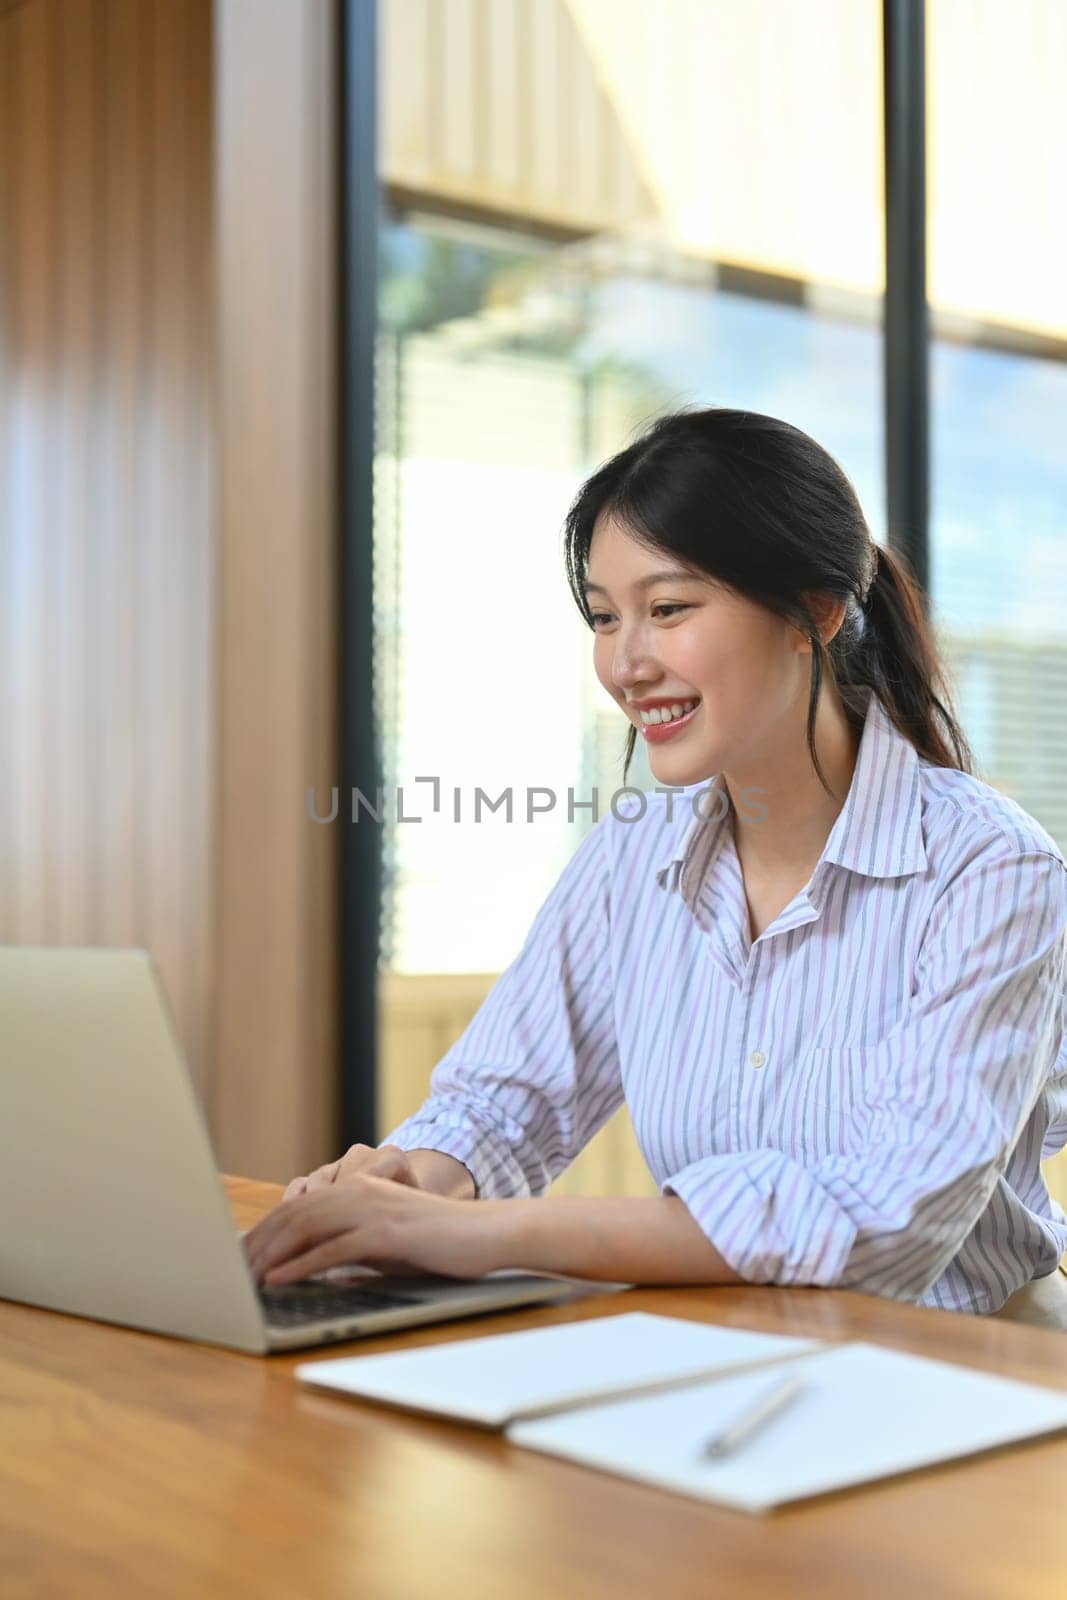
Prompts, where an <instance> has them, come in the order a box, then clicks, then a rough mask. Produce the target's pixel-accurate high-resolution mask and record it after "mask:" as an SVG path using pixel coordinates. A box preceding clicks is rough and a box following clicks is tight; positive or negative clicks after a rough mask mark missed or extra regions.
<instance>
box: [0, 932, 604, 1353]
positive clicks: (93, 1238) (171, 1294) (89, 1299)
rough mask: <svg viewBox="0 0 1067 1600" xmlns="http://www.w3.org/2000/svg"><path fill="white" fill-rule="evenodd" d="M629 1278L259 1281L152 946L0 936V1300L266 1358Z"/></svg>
mask: <svg viewBox="0 0 1067 1600" xmlns="http://www.w3.org/2000/svg"><path fill="white" fill-rule="evenodd" d="M470 1204H471V1205H477V1204H478V1202H477V1201H476V1200H472V1201H470ZM628 1287H630V1285H628V1284H604V1283H600V1282H595V1283H594V1282H589V1281H585V1280H581V1279H575V1278H564V1277H559V1276H556V1275H552V1274H548V1273H536V1272H521V1271H514V1272H513V1271H509V1270H504V1271H500V1272H494V1273H490V1274H488V1275H487V1276H485V1277H482V1278H470V1279H468V1278H464V1279H458V1278H452V1277H445V1276H439V1275H435V1274H420V1275H418V1276H416V1277H410V1278H408V1277H399V1276H392V1275H389V1274H383V1273H379V1272H376V1271H374V1270H373V1269H371V1268H364V1267H359V1266H356V1267H353V1268H351V1269H346V1270H345V1272H344V1273H343V1274H340V1275H339V1274H336V1273H335V1274H326V1275H323V1276H321V1277H319V1278H314V1279H306V1280H305V1281H304V1282H303V1283H298V1284H291V1285H286V1286H285V1287H281V1288H273V1289H270V1288H265V1287H261V1286H259V1285H257V1284H256V1282H255V1280H254V1278H253V1276H252V1273H251V1272H250V1271H249V1268H248V1265H247V1262H246V1259H245V1254H244V1249H243V1246H242V1244H241V1235H240V1234H239V1233H238V1231H237V1230H236V1228H235V1226H234V1221H233V1215H232V1213H231V1211H230V1207H229V1204H228V1202H227V1199H226V1194H225V1190H224V1188H223V1185H222V1181H221V1179H220V1177H219V1174H218V1170H217V1168H216V1164H215V1158H214V1155H213V1153H212V1149H211V1143H210V1140H209V1138H208V1133H207V1128H206V1126H205V1123H204V1119H203V1117H202V1114H201V1111H200V1107H199V1104H198V1101H197V1097H196V1094H195V1091H194V1088H193V1084H192V1079H191V1077H190V1074H189V1071H188V1068H187V1066H186V1063H185V1060H184V1057H183V1054H182V1049H181V1046H180V1044H179V1041H178V1036H177V1032H176V1029H175V1026H174V1021H173V1017H172V1014H171V1011H170V1007H169V1005H168V1003H167V1000H166V997H165V995H164V992H163V987H162V984H161V982H160V979H159V974H158V971H157V969H156V966H155V963H154V962H153V960H152V958H151V956H150V955H149V953H148V952H147V951H145V950H109V949H67V948H64V949H54V948H41V947H36V948H24V947H15V946H10V945H3V946H0V1299H7V1300H18V1301H22V1302H25V1303H26V1304H29V1305H34V1306H43V1307H46V1308H48V1309H50V1310H53V1311H64V1312H68V1313H72V1314H74V1315H75V1316H80V1317H92V1318H96V1319H98V1320H99V1321H103V1322H115V1323H120V1324H122V1325H124V1326H126V1327H131V1328H143V1329H146V1330H149V1331H151V1332H154V1333H165V1334H171V1335H174V1336H175V1337H177V1338H182V1339H195V1340H199V1341H201V1342H204V1343H208V1344H217V1345H225V1346H227V1347H229V1348H231V1349H234V1350H245V1351H250V1352H254V1353H266V1352H269V1351H277V1350H292V1349H300V1348H304V1347H306V1346H310V1345H319V1344H327V1343H333V1342H334V1341H336V1340H340V1339H357V1338H363V1337H371V1336H376V1335H378V1334H382V1333H387V1332H390V1331H391V1330H392V1329H394V1328H412V1327H416V1326H418V1325H419V1324H421V1323H428V1322H443V1321H447V1320H450V1319H452V1318H455V1317H469V1316H475V1315H478V1314H480V1313H482V1312H488V1311H500V1310H504V1309H507V1308H509V1307H512V1306H526V1305H541V1304H548V1303H550V1302H553V1301H558V1300H564V1299H571V1298H573V1296H574V1294H575V1291H576V1290H580V1291H583V1292H585V1293H597V1292H612V1291H614V1290H618V1289H622V1288H628Z"/></svg>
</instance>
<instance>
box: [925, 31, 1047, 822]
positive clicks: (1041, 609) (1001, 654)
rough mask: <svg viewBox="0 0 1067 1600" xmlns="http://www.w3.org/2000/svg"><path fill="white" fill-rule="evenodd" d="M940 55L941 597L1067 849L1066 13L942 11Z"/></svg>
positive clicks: (985, 756)
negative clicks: (1066, 739)
mask: <svg viewBox="0 0 1067 1600" xmlns="http://www.w3.org/2000/svg"><path fill="white" fill-rule="evenodd" d="M928 43H929V61H928V79H929V100H930V173H931V193H930V198H931V207H930V215H931V228H930V233H931V239H930V245H931V262H930V282H931V300H932V304H933V307H934V313H935V317H934V325H935V329H936V330H939V331H940V334H941V335H942V336H941V337H940V338H939V339H938V340H937V342H936V343H935V347H934V353H933V364H932V380H933V381H932V390H931V394H932V405H931V413H932V463H933V470H932V519H931V588H932V592H933V597H934V600H935V602H936V614H937V618H938V624H939V630H940V633H941V638H942V642H943V646H944V649H945V653H946V656H947V658H948V660H949V662H950V665H951V666H952V668H953V670H954V672H955V673H956V676H957V684H958V698H959V705H960V711H961V715H962V718H963V722H964V725H965V727H966V729H967V732H968V736H969V737H970V739H971V742H972V745H973V746H974V750H975V755H976V757H977V759H978V761H979V763H980V769H981V771H980V775H981V776H982V777H984V778H985V780H986V781H987V782H988V783H991V784H993V785H995V787H997V788H998V789H1001V790H1002V791H1003V792H1005V793H1006V794H1009V795H1011V796H1012V797H1014V798H1015V799H1017V800H1018V801H1019V803H1020V804H1021V805H1022V806H1023V807H1025V809H1026V810H1027V811H1029V812H1030V813H1031V814H1032V815H1033V816H1035V817H1036V818H1037V819H1038V821H1039V822H1041V823H1042V824H1043V825H1044V826H1045V827H1046V828H1047V829H1048V831H1049V833H1050V834H1051V835H1052V836H1053V838H1054V839H1055V840H1056V841H1057V843H1058V844H1059V845H1060V847H1061V848H1064V847H1065V846H1067V749H1065V747H1064V745H1063V741H1062V739H1060V738H1059V737H1058V732H1057V731H1058V730H1059V729H1060V728H1062V726H1063V723H1064V718H1065V716H1067V619H1065V615H1064V596H1067V458H1065V455H1064V449H1063V439H1064V429H1065V425H1067V359H1065V358H1067V344H1065V343H1064V335H1065V334H1067V293H1065V291H1064V278H1063V262H1064V259H1065V255H1067V232H1065V227H1067V224H1065V220H1064V209H1063V207H1062V205H1060V204H1059V201H1058V198H1054V197H1055V196H1057V194H1058V188H1059V186H1060V185H1061V184H1062V175H1063V171H1064V169H1065V165H1067V115H1065V113H1064V106H1065V104H1067V8H1065V7H1063V6H1062V5H1061V4H1059V0H1026V3H1024V4H1021V5H1019V6H1011V7H1003V6H1000V5H997V4H991V3H987V0H978V3H976V4H970V3H968V4H957V3H954V0H932V3H931V4H930V5H929V6H928ZM994 218H995V225H993V224H992V223H991V219H994Z"/></svg>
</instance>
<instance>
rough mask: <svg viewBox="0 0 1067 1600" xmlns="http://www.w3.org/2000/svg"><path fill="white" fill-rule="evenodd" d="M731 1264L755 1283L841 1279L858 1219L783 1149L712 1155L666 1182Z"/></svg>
mask: <svg viewBox="0 0 1067 1600" xmlns="http://www.w3.org/2000/svg"><path fill="white" fill-rule="evenodd" d="M660 1193H661V1194H664V1195H670V1194H674V1195H677V1196H678V1198H679V1199H680V1200H681V1201H682V1202H683V1203H684V1204H685V1206H686V1207H687V1209H688V1210H689V1212H690V1213H691V1214H692V1216H693V1219H694V1221H695V1222H696V1223H697V1224H698V1225H699V1227H700V1228H701V1229H702V1230H703V1232H704V1233H705V1234H706V1235H707V1237H708V1239H709V1240H710V1242H711V1244H712V1245H714V1247H715V1249H716V1250H717V1251H718V1252H719V1254H720V1255H721V1256H722V1258H723V1260H724V1261H725V1262H726V1263H727V1265H728V1266H730V1267H732V1268H733V1270H734V1271H735V1272H736V1273H738V1274H739V1276H740V1277H742V1278H744V1279H746V1280H747V1281H748V1282H749V1283H778V1284H798V1285H799V1284H809V1285H816V1286H821V1287H829V1286H830V1285H832V1284H836V1283H838V1282H839V1281H840V1278H841V1275H842V1273H843V1272H844V1270H845V1264H846V1262H847V1260H848V1257H849V1253H850V1251H851V1249H852V1246H853V1244H854V1242H855V1239H856V1232H857V1229H856V1224H855V1223H854V1222H853V1221H852V1220H851V1218H849V1217H848V1216H847V1215H846V1213H845V1212H844V1211H842V1209H841V1207H840V1206H838V1205H837V1204H835V1202H834V1201H833V1200H832V1199H831V1198H830V1196H829V1195H828V1194H827V1193H826V1192H825V1190H823V1189H820V1188H819V1186H818V1184H816V1183H815V1182H814V1181H813V1179H812V1177H811V1175H810V1173H808V1172H806V1171H805V1169H804V1168H803V1167H801V1166H800V1165H799V1164H798V1163H797V1162H795V1161H792V1160H790V1159H789V1157H788V1156H784V1155H782V1153H781V1151H778V1150H759V1151H742V1152H739V1153H737V1154H735V1155H723V1156H710V1157H707V1158H705V1159H704V1160H702V1161H694V1162H692V1163H691V1164H690V1165H689V1166H688V1167H683V1168H682V1170H681V1171H680V1172H677V1173H675V1174H674V1176H673V1177H670V1178H666V1179H665V1180H664V1181H663V1183H661V1184H660Z"/></svg>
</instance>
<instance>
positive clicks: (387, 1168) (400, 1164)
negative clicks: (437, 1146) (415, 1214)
mask: <svg viewBox="0 0 1067 1600" xmlns="http://www.w3.org/2000/svg"><path fill="white" fill-rule="evenodd" d="M357 1172H365V1173H370V1174H372V1175H373V1176H374V1177H376V1178H390V1179H391V1180H392V1181H393V1183H406V1184H409V1185H410V1186H411V1188H413V1189H420V1188H422V1187H424V1186H423V1185H422V1184H420V1183H419V1180H418V1177H417V1176H416V1173H415V1169H414V1167H413V1166H412V1164H411V1162H410V1160H409V1159H408V1152H407V1151H406V1150H401V1148H400V1146H399V1145H396V1144H383V1145H379V1146H377V1147H375V1146H374V1145H370V1144H354V1145H352V1146H351V1147H350V1148H349V1149H348V1150H346V1151H345V1153H344V1155H343V1156H339V1157H338V1159H337V1160H336V1161H328V1162H327V1163H326V1165H325V1166H324V1167H316V1168H315V1171H314V1172H309V1173H308V1175H307V1177H306V1178H294V1179H293V1181H292V1182H291V1183H290V1184H288V1185H287V1186H286V1190H285V1193H284V1195H283V1196H282V1200H283V1201H285V1200H292V1199H294V1198H295V1196H296V1195H298V1194H312V1193H314V1191H315V1190H316V1189H326V1188H329V1186H330V1184H332V1183H339V1182H343V1181H344V1180H345V1179H346V1178H351V1177H354V1176H355V1174H356V1173H357Z"/></svg>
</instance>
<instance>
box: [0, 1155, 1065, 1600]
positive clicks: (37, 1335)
mask: <svg viewBox="0 0 1067 1600" xmlns="http://www.w3.org/2000/svg"><path fill="white" fill-rule="evenodd" d="M227 1182H228V1185H229V1189H230V1194H231V1198H232V1201H233V1205H234V1211H235V1215H236V1217H237V1220H238V1222H239V1224H240V1225H241V1226H248V1225H249V1224H250V1223H251V1222H253V1221H254V1220H255V1219H256V1218H257V1217H258V1216H259V1215H261V1214H262V1212H263V1211H264V1210H265V1209H266V1208H267V1207H268V1206H269V1205H270V1204H272V1203H273V1202H274V1201H275V1199H276V1198H277V1197H278V1195H279V1193H280V1191H279V1190H278V1189H277V1188H275V1187H274V1186H273V1185H269V1184H258V1183H251V1182H248V1181H244V1180H237V1179H231V1180H227ZM621 1310H627V1311H630V1310H646V1311H656V1312H660V1313H663V1314H665V1315H668V1316H685V1317H693V1318H695V1319H698V1320H701V1321H707V1322H714V1323H721V1324H725V1325H733V1326H739V1327H746V1328H757V1329H764V1330H767V1331H773V1332H782V1333H793V1334H812V1335H817V1336H826V1337H832V1338H840V1337H845V1336H856V1337H860V1338H864V1339H871V1340H874V1341H876V1342H878V1343H883V1344H887V1345H892V1346H894V1347H896V1348H898V1349H902V1350H912V1351H916V1352H917V1353H919V1354H928V1355H932V1356H941V1357H945V1358H947V1359H950V1360H955V1361H960V1362H963V1363H965V1364H967V1365H970V1366H975V1367H981V1368H984V1369H987V1370H989V1371H993V1372H1001V1373H1009V1374H1013V1375H1015V1376H1018V1377H1020V1378H1028V1379H1033V1380H1035V1381H1038V1382H1045V1383H1050V1384H1055V1385H1057V1386H1058V1387H1063V1388H1067V1340H1065V1339H1064V1337H1063V1335H1062V1334H1057V1333H1052V1332H1045V1331H1043V1330H1039V1329H1036V1328H1029V1327H1025V1326H1022V1325H1019V1324H1013V1323H1007V1322H1000V1321H995V1320H983V1319H973V1318H970V1317H967V1316H963V1315H956V1314H953V1313H949V1312H940V1311H925V1310H919V1309H917V1308H915V1307H912V1306H901V1305H896V1304H893V1303H891V1302H887V1301H882V1300H878V1299H876V1298H872V1297H869V1296H865V1295H856V1294H846V1293H838V1292H837V1291H831V1290H819V1289H802V1290H792V1289H773V1288H759V1287H755V1286H752V1287H744V1288H737V1287H730V1288H716V1289H642V1290H633V1291H630V1292H629V1293H626V1294H620V1295H615V1296H612V1297H611V1298H610V1299H607V1300H604V1299H600V1298H595V1299H591V1300H589V1301H586V1302H578V1303H575V1304H573V1305H568V1306H563V1307H553V1308H546V1309H534V1310H530V1311H512V1312H507V1313H503V1314H497V1313H493V1314H490V1315H485V1316H482V1317H477V1318H472V1319H464V1320H461V1321H458V1322H452V1323H444V1324H441V1325H439V1326H437V1327H429V1328H420V1329H415V1330H413V1331H412V1332H410V1333H403V1334H396V1333H394V1334H390V1335H388V1336H387V1337H384V1338H381V1339H377V1340H373V1341H371V1340H361V1341H359V1342H358V1343H356V1344H353V1345H348V1346H331V1348H330V1351H329V1354H330V1355H336V1354H337V1353H338V1351H339V1350H344V1351H345V1352H346V1353H349V1352H354V1353H357V1354H358V1353H362V1352H366V1353H368V1354H369V1353H370V1352H371V1351H374V1350H399V1349H402V1348H404V1347H414V1346H416V1345H423V1344H432V1343H436V1342H437V1341H445V1340H450V1339H468V1338H471V1337H473V1336H475V1335H480V1334H489V1333H500V1332H506V1331H508V1330H511V1329H517V1328H526V1327H535V1326H543V1325H545V1324H548V1323H554V1322H570V1321H576V1320H579V1319H583V1318H585V1317H586V1316H604V1315H610V1314H613V1313H614V1312H616V1311H621ZM312 1354H315V1353H312ZM323 1354H324V1358H325V1352H324V1353H323ZM306 1359H308V1355H307V1354H302V1355H299V1356H266V1357H257V1356H242V1355H237V1354H233V1353H230V1352H228V1351H224V1350H217V1349H212V1348H210V1347H208V1346H200V1345H193V1344H188V1343H184V1342H182V1341H179V1340H172V1339H164V1338H159V1337H157V1336H155V1335H152V1334H144V1333H136V1332H132V1331H129V1330H126V1329H121V1328H114V1327H109V1326H106V1325H103V1324H99V1323H93V1322H87V1321H81V1320H78V1319H76V1318H73V1317H64V1316H60V1315H57V1314H55V1313H52V1312H46V1311H35V1310H32V1309H30V1308H28V1307H23V1306H16V1305H11V1304H8V1303H6V1302H3V1303H0V1443H2V1453H0V1595H3V1596H4V1597H5V1600H8V1597H14V1596H19V1597H23V1596H25V1597H29V1596H34V1597H37V1596H41V1597H46V1596H47V1597H49V1600H51V1597H52V1596H55V1597H57V1600H58V1597H62V1600H68V1597H77V1600H83V1597H95V1596H100V1597H105V1596H106V1597H107V1600H116V1597H125V1596H137V1597H138V1600H146V1597H150V1596H182V1597H189V1600H203V1597H215V1596H231V1595H232V1596H234V1597H240V1600H268V1597H275V1596H277V1597H282V1596H284V1597H287V1600H332V1597H334V1596H338V1597H339V1596H344V1597H345V1600H352V1597H357V1600H363V1597H367V1600H424V1597H425V1600H431V1597H432V1600H545V1597H546V1596H560V1597H562V1600H584V1597H587V1596H588V1597H600V1596H604V1597H608V1596H611V1597H613V1600H618V1597H619V1596H630V1595H634V1596H638V1595H639V1596H642V1597H649V1596H659V1595H661V1594H663V1595H667V1596H669V1597H670V1600H686V1597H689V1596H693V1597H698V1596H699V1597H700V1600H707V1597H708V1596H710V1595H716V1596H718V1595H722V1596H726V1597H732V1596H734V1595H744V1597H745V1600H763V1597H766V1600H783V1596H788V1597H789V1600H797V1597H802V1596H811V1597H815V1596H818V1597H819V1600H826V1597H827V1596H842V1597H845V1596H847V1597H848V1600H853V1597H854V1596H856V1595H857V1594H861V1593H862V1594H863V1595H864V1596H865V1597H869V1596H885V1597H887V1600H890V1597H891V1600H901V1597H902V1596H909V1597H910V1596H913V1597H915V1600H934V1597H939V1596H946V1597H947V1596H952V1597H953V1600H960V1597H966V1600H984V1597H993V1596H996V1597H998V1600H1001V1597H1004V1600H1006V1597H1009V1596H1010V1597H1011V1600H1017V1597H1020V1596H1024V1597H1026V1600H1044V1597H1046V1596H1047V1597H1048V1600H1052V1597H1053V1596H1055V1597H1056V1600H1059V1597H1060V1596H1062V1594H1063V1592H1064V1587H1063V1585H1064V1580H1063V1571H1064V1554H1065V1548H1067V1546H1065V1533H1064V1530H1065V1529H1067V1440H1064V1439H1062V1438H1061V1439H1051V1440H1047V1441H1042V1442H1037V1443H1034V1444H1028V1445H1025V1446H1023V1447H1020V1448H1013V1449H1010V1450H1003V1451H1000V1452H996V1453H993V1454H990V1455H987V1456H985V1457H982V1458H975V1459H974V1460H972V1461H966V1462H960V1463H958V1464H955V1465H950V1466H946V1467H942V1468H937V1469H931V1470H927V1471H924V1472H921V1473H916V1474H914V1475H911V1476H910V1477H907V1478H899V1479H896V1480H894V1481H890V1482H885V1483H882V1484H879V1485H872V1486H870V1487H868V1488H865V1489H854V1490H850V1491H848V1492H844V1493H840V1494H837V1495H833V1496H827V1497H824V1498H822V1499H821V1500H818V1501H812V1502H809V1503H808V1504H806V1505H796V1506H792V1507H786V1508H784V1509H782V1510H780V1511H778V1512H775V1513H773V1514H772V1515H771V1516H770V1517H769V1518H768V1519H761V1518H757V1517H749V1516H747V1515H746V1514H744V1513H741V1512H736V1511H727V1510H720V1509H718V1508H716V1507H712V1506H703V1505H701V1504H700V1503H699V1502H697V1501H689V1500H686V1499H684V1498H682V1497H681V1496H676V1495H672V1494H667V1493H665V1492H662V1491H660V1490H656V1489H650V1488H647V1487H645V1486H643V1485H639V1484H633V1483H627V1482H626V1481H624V1480H623V1479H615V1478H611V1477H610V1476H608V1475H605V1474H602V1473H596V1472H592V1471H588V1470H586V1469H583V1468H580V1467H577V1466H574V1465H571V1464H569V1463H567V1462H562V1461H554V1460H552V1459H551V1458H549V1457H544V1456H538V1455H536V1454H534V1453H533V1452H532V1451H525V1450H519V1449H514V1448H512V1447H510V1446H509V1445H507V1444H505V1443H504V1442H503V1441H502V1440H501V1439H500V1438H499V1437H498V1436H495V1435H492V1434H487V1433H482V1432H479V1431H477V1430H475V1429H468V1428H465V1427H462V1426H459V1425H456V1424H452V1423H447V1422H439V1421H436V1420H433V1419H428V1418H419V1417H415V1416H411V1417H408V1416H406V1415H404V1414H403V1413H397V1412H389V1411H385V1410H383V1409H379V1408H376V1407H375V1406H373V1405H370V1404H367V1405H361V1404H358V1403H356V1402H352V1401H345V1400H342V1399H334V1398H332V1397H330V1396H327V1395H322V1394H315V1393H312V1392H311V1391H308V1390H305V1389H303V1388H302V1387H301V1386H299V1385H298V1384H297V1383H296V1382H295V1381H294V1380H293V1378H292V1376H291V1369H292V1367H293V1365H294V1363H295V1362H296V1361H297V1360H306Z"/></svg>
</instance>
